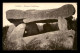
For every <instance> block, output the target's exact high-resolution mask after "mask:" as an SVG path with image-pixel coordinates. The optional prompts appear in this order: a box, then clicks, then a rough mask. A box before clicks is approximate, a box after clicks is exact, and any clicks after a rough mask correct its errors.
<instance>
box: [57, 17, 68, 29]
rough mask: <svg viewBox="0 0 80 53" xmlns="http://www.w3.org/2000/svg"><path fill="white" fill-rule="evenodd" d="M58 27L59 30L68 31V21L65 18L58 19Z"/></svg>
mask: <svg viewBox="0 0 80 53" xmlns="http://www.w3.org/2000/svg"><path fill="white" fill-rule="evenodd" d="M58 26H59V30H68V28H67V20H66V19H65V18H62V17H58Z"/></svg>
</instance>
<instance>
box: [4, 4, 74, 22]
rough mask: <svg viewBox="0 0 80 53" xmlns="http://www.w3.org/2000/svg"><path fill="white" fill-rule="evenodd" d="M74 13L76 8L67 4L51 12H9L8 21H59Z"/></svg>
mask: <svg viewBox="0 0 80 53" xmlns="http://www.w3.org/2000/svg"><path fill="white" fill-rule="evenodd" d="M74 13H75V8H74V6H73V5H71V4H67V5H64V6H62V7H60V8H57V9H51V10H26V11H25V12H24V11H22V10H8V11H7V12H6V16H7V19H24V22H25V23H28V22H33V21H37V20H46V19H58V17H60V16H62V17H64V18H67V17H69V16H71V15H73V14H74ZM45 17H46V18H45Z"/></svg>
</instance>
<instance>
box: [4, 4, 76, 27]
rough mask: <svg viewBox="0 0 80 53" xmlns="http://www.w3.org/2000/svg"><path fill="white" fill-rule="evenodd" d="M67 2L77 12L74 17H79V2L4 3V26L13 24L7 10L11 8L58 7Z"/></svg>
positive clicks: (38, 8) (39, 8)
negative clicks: (7, 16)
mask: <svg viewBox="0 0 80 53" xmlns="http://www.w3.org/2000/svg"><path fill="white" fill-rule="evenodd" d="M65 4H72V5H73V6H74V7H75V9H76V12H75V14H74V15H73V17H74V19H76V18H77V3H3V27H5V26H8V25H12V23H10V22H9V21H8V20H7V19H6V11H7V10H10V9H19V10H24V11H25V10H29V9H36V10H46V9H56V8H59V7H61V6H63V5H65Z"/></svg>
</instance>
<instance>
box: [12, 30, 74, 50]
mask: <svg viewBox="0 0 80 53" xmlns="http://www.w3.org/2000/svg"><path fill="white" fill-rule="evenodd" d="M74 34H75V31H74V30H66V31H55V32H48V33H43V34H38V35H34V36H29V37H24V38H23V37H22V38H17V39H16V40H13V42H12V43H13V46H14V47H12V48H11V50H71V49H72V47H73V40H74ZM11 38H13V37H11ZM11 46H12V44H11Z"/></svg>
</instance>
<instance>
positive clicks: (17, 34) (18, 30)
mask: <svg viewBox="0 0 80 53" xmlns="http://www.w3.org/2000/svg"><path fill="white" fill-rule="evenodd" d="M25 27H26V25H25V24H23V23H22V24H19V25H18V26H17V27H15V28H14V29H13V31H12V32H11V34H9V36H8V40H10V41H11V42H12V41H13V40H16V39H17V38H22V37H23V33H24V30H25Z"/></svg>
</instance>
